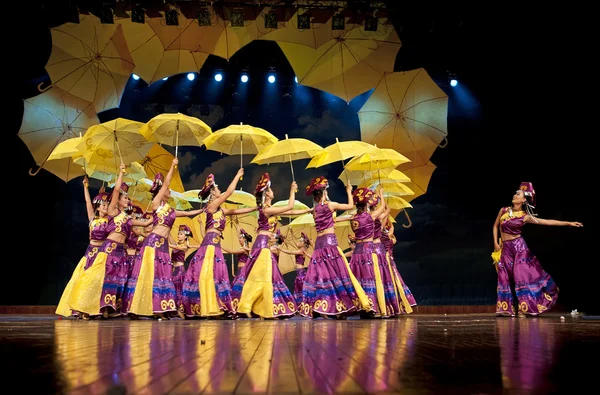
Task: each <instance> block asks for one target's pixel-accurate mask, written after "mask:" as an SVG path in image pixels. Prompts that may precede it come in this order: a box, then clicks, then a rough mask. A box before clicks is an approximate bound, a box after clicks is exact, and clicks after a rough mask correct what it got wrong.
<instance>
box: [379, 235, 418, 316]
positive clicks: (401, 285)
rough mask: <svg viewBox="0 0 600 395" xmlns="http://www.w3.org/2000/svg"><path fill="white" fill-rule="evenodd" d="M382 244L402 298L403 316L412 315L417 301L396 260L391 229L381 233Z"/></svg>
mask: <svg viewBox="0 0 600 395" xmlns="http://www.w3.org/2000/svg"><path fill="white" fill-rule="evenodd" d="M381 242H382V243H383V246H384V247H385V250H386V253H387V255H386V256H387V259H388V262H389V265H390V268H391V272H392V276H393V277H394V281H395V284H396V289H397V290H398V295H399V296H400V302H401V304H400V310H401V314H410V313H412V311H413V309H412V306H416V305H417V301H416V300H415V297H414V295H413V294H412V292H410V289H409V288H408V286H407V285H406V283H405V282H404V279H403V278H402V276H401V275H400V272H399V271H398V267H397V265H396V261H395V260H394V243H393V242H392V239H390V235H389V229H383V231H382V233H381ZM401 291H404V292H401Z"/></svg>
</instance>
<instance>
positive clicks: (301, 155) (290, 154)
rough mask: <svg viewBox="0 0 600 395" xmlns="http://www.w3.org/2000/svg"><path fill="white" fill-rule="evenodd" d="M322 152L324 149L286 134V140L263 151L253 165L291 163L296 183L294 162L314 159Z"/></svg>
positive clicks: (253, 160)
mask: <svg viewBox="0 0 600 395" xmlns="http://www.w3.org/2000/svg"><path fill="white" fill-rule="evenodd" d="M321 151H323V147H321V146H320V145H317V144H315V143H313V142H312V141H310V140H307V139H302V138H292V139H290V138H288V135H287V134H286V135H285V140H280V141H278V142H276V143H274V144H271V145H269V146H268V147H266V148H264V149H262V150H261V151H260V152H259V153H258V154H257V155H256V156H255V157H254V159H252V162H251V163H256V164H259V165H264V164H270V163H285V162H288V161H289V162H290V169H291V170H292V180H293V181H296V178H295V176H294V166H293V165H292V161H293V160H298V159H308V158H312V157H313V156H315V155H317V154H318V153H319V152H321Z"/></svg>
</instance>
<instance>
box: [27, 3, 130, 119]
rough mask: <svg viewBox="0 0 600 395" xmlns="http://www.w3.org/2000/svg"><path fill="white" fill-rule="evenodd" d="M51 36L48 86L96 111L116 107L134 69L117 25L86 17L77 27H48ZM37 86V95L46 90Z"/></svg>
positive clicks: (71, 25)
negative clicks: (92, 105)
mask: <svg viewBox="0 0 600 395" xmlns="http://www.w3.org/2000/svg"><path fill="white" fill-rule="evenodd" d="M51 34H52V52H51V53H50V58H49V59H48V63H47V64H46V71H47V72H48V75H49V76H50V80H51V81H52V85H51V86H58V87H59V88H61V89H63V90H65V91H67V92H69V93H71V94H73V95H74V96H77V97H80V98H82V99H84V100H87V101H88V102H92V103H94V108H95V110H96V111H97V112H101V111H104V110H107V109H110V108H115V107H118V106H119V102H120V101H121V96H122V95H123V90H124V89H125V85H126V84H127V81H128V80H129V77H130V76H131V73H132V72H133V69H134V67H135V64H134V62H133V59H132V58H131V54H130V53H129V48H128V46H127V41H126V40H125V35H124V34H123V29H122V27H121V25H119V24H103V23H100V19H99V18H97V17H95V16H93V15H86V16H85V17H82V18H81V19H80V21H79V23H78V24H72V23H65V24H63V25H60V26H58V27H55V28H52V29H51ZM41 86H42V84H40V85H39V86H38V89H39V90H40V91H41V92H43V91H45V90H47V89H49V87H45V88H42V87H41Z"/></svg>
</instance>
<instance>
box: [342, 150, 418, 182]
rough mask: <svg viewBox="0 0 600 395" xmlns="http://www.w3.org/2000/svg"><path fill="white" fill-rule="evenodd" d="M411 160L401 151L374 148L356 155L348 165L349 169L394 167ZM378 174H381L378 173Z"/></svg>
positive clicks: (375, 169) (374, 169)
mask: <svg viewBox="0 0 600 395" xmlns="http://www.w3.org/2000/svg"><path fill="white" fill-rule="evenodd" d="M408 162H410V160H409V159H408V158H407V157H405V156H404V155H402V154H400V153H399V152H397V151H395V150H393V149H390V148H374V149H372V150H370V151H368V152H365V153H364V154H362V155H360V156H357V157H354V158H353V159H352V160H351V161H349V162H348V163H347V164H346V166H344V167H345V168H346V169H347V170H370V171H371V172H373V171H378V170H380V169H389V168H394V167H396V166H398V165H401V164H403V163H408ZM378 176H380V175H379V174H378Z"/></svg>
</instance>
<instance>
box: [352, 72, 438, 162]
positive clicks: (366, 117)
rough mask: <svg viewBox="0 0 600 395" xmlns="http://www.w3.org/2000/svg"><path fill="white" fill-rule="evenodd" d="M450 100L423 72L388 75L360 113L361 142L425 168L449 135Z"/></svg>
mask: <svg viewBox="0 0 600 395" xmlns="http://www.w3.org/2000/svg"><path fill="white" fill-rule="evenodd" d="M447 115H448V96H447V95H446V94H445V93H444V92H443V91H442V90H441V89H440V88H439V87H438V86H437V85H436V83H435V82H434V81H433V80H432V79H431V77H429V74H427V72H426V71H425V70H424V69H422V68H421V69H416V70H410V71H403V72H397V73H390V74H386V75H385V77H384V78H383V79H382V80H381V81H380V82H379V84H378V85H377V87H376V88H375V91H373V93H372V94H371V96H370V97H369V99H368V100H367V101H366V102H365V104H364V105H363V106H362V107H361V109H360V110H359V112H358V118H359V121H360V133H361V136H362V140H363V141H366V142H369V143H371V144H376V145H377V146H378V147H381V148H392V149H394V150H396V151H398V152H399V153H401V154H402V155H404V156H406V157H407V158H408V159H410V161H411V162H413V163H414V165H415V166H421V165H426V164H427V163H428V162H429V159H430V158H431V156H432V155H433V152H434V151H435V149H436V148H437V147H438V146H442V147H444V146H445V144H446V137H447V135H448V128H447Z"/></svg>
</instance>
